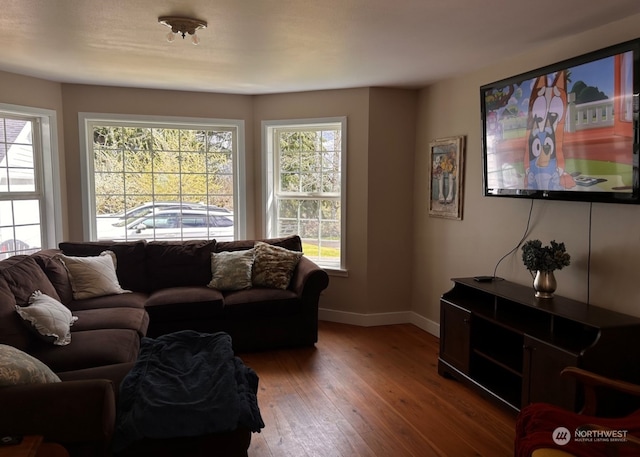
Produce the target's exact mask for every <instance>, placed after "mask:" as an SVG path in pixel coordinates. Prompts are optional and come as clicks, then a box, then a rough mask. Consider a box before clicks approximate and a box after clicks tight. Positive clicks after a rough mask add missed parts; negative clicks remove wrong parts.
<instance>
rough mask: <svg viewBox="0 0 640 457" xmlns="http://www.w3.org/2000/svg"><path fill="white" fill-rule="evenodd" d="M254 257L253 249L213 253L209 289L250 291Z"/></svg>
mask: <svg viewBox="0 0 640 457" xmlns="http://www.w3.org/2000/svg"><path fill="white" fill-rule="evenodd" d="M253 256H254V250H253V249H248V250H245V251H222V252H214V253H212V254H211V276H212V277H211V282H209V284H208V287H211V288H213V289H219V290H241V289H249V288H250V287H251V267H252V266H253Z"/></svg>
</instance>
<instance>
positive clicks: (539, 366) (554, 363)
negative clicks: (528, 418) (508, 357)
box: [522, 335, 579, 411]
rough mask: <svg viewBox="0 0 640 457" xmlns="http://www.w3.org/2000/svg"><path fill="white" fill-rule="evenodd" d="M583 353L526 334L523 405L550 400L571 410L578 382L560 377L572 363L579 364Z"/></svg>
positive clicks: (572, 409)
mask: <svg viewBox="0 0 640 457" xmlns="http://www.w3.org/2000/svg"><path fill="white" fill-rule="evenodd" d="M578 358H579V355H578V354H575V353H572V352H568V351H565V350H564V349H561V348H559V347H557V346H554V345H552V344H550V343H548V342H545V341H541V340H538V339H536V338H533V337H531V336H528V335H525V338H524V372H523V383H522V406H526V405H527V404H529V403H535V402H546V403H551V404H554V405H557V406H561V407H563V408H565V409H568V410H570V411H574V410H575V408H576V385H575V382H574V381H572V380H570V379H566V378H561V377H560V372H561V371H562V370H563V369H564V368H565V367H568V366H577V365H578Z"/></svg>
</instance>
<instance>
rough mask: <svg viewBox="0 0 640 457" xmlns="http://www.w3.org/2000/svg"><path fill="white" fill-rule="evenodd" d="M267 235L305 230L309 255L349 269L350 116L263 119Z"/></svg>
mask: <svg viewBox="0 0 640 457" xmlns="http://www.w3.org/2000/svg"><path fill="white" fill-rule="evenodd" d="M263 130H264V138H265V139H266V140H265V141H266V144H265V161H266V163H265V167H264V168H265V172H266V176H265V183H266V186H267V189H266V193H265V195H266V198H265V208H266V221H267V222H266V227H265V228H266V235H267V236H269V237H280V236H287V235H292V234H298V235H300V238H301V239H302V242H303V250H304V253H305V255H306V256H307V257H309V258H311V259H313V260H314V261H316V262H317V263H318V264H319V265H321V266H323V267H325V268H331V269H344V268H345V267H344V239H343V234H344V233H345V232H344V207H345V205H344V201H345V192H344V189H345V185H344V180H345V176H346V175H345V166H344V164H345V163H346V162H345V156H346V154H345V145H346V118H331V119H319V120H312V121H285V122H283V121H273V122H271V121H269V122H264V123H263Z"/></svg>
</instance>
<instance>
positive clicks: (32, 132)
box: [0, 104, 61, 259]
mask: <svg viewBox="0 0 640 457" xmlns="http://www.w3.org/2000/svg"><path fill="white" fill-rule="evenodd" d="M55 121H56V119H55V113H54V112H53V111H50V110H41V109H34V108H27V107H20V106H14V105H6V104H0V259H4V258H7V257H10V256H12V255H16V254H30V253H33V252H36V251H38V250H39V249H41V248H42V247H51V246H55V245H56V243H57V240H58V236H57V235H58V234H59V233H60V231H61V230H60V227H61V221H55V219H54V218H53V215H54V214H56V213H58V214H59V213H60V201H59V181H58V178H57V174H56V173H54V172H53V164H54V163H57V155H56V152H57V150H56V148H55V145H56V142H57V140H56V127H55V125H56V122H55Z"/></svg>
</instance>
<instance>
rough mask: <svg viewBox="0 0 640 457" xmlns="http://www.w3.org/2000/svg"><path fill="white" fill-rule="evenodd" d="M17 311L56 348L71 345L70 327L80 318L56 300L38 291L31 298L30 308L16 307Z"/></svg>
mask: <svg viewBox="0 0 640 457" xmlns="http://www.w3.org/2000/svg"><path fill="white" fill-rule="evenodd" d="M16 311H17V312H18V314H19V315H20V317H21V318H22V319H24V320H25V321H27V322H29V323H30V324H31V326H32V327H33V328H34V329H35V331H36V332H38V333H39V334H40V335H41V336H42V337H43V338H44V339H45V340H46V341H50V342H52V343H53V344H55V345H56V346H66V345H67V344H69V343H71V329H70V327H71V326H72V325H73V323H74V322H75V321H77V320H78V318H77V317H75V316H73V315H72V314H71V311H70V310H69V308H67V307H66V306H64V305H63V304H62V303H60V302H59V301H58V300H56V299H55V298H52V297H49V296H48V295H45V294H43V293H42V292H40V291H39V290H36V291H35V292H34V293H33V294H31V297H30V298H29V306H19V305H16Z"/></svg>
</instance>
